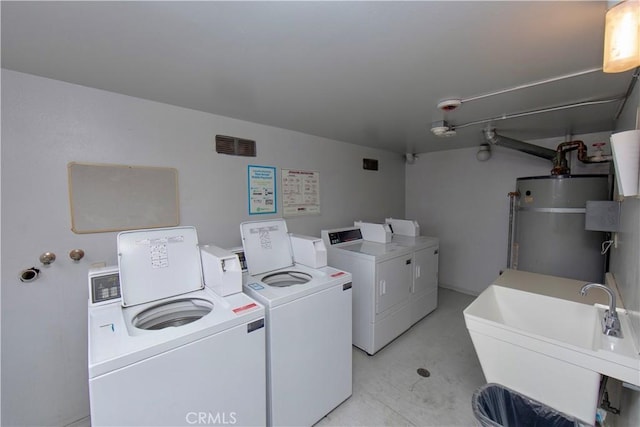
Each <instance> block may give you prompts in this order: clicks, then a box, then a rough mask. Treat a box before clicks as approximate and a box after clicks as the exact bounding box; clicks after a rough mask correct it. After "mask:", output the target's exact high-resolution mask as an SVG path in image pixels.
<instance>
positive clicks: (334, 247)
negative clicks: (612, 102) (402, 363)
mask: <svg viewBox="0 0 640 427" xmlns="http://www.w3.org/2000/svg"><path fill="white" fill-rule="evenodd" d="M322 239H323V241H324V243H325V245H326V247H327V260H328V263H329V265H330V266H332V267H336V268H340V269H344V270H347V271H349V272H351V274H352V278H353V345H355V346H356V347H359V348H361V349H362V350H364V351H366V352H367V353H368V354H371V355H372V354H375V353H376V352H378V351H379V350H380V349H382V348H383V347H384V346H386V345H387V344H389V343H391V342H392V341H393V340H394V339H396V338H397V337H398V336H400V335H401V334H402V333H403V332H405V331H406V330H407V329H409V328H410V327H411V326H412V325H413V324H415V323H416V322H417V321H418V320H420V319H422V318H423V317H425V316H426V315H427V314H428V313H430V312H432V311H433V310H434V309H435V308H436V306H437V287H438V282H437V267H438V240H437V239H434V238H429V237H424V238H423V237H406V238H396V236H395V235H394V236H393V237H392V240H391V242H390V243H380V242H371V241H367V240H365V239H363V234H362V232H361V229H360V227H359V226H353V227H344V228H337V229H333V230H322Z"/></svg>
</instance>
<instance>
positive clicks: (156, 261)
mask: <svg viewBox="0 0 640 427" xmlns="http://www.w3.org/2000/svg"><path fill="white" fill-rule="evenodd" d="M118 267H119V269H120V288H121V291H122V305H124V306H131V305H137V304H143V303H146V302H150V301H157V300H160V299H164V298H169V297H172V296H174V295H181V294H185V293H187V292H192V291H197V290H199V289H202V288H203V287H204V284H203V282H202V264H201V262H200V249H199V248H198V235H197V233H196V229H195V228H194V227H173V228H156V229H152V230H135V231H123V232H121V233H119V234H118Z"/></svg>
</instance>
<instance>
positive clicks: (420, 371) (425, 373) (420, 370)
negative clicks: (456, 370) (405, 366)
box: [418, 368, 431, 378]
mask: <svg viewBox="0 0 640 427" xmlns="http://www.w3.org/2000/svg"><path fill="white" fill-rule="evenodd" d="M418 375H420V376H421V377H425V378H427V377H429V376H431V372H429V371H427V370H426V369H424V368H418Z"/></svg>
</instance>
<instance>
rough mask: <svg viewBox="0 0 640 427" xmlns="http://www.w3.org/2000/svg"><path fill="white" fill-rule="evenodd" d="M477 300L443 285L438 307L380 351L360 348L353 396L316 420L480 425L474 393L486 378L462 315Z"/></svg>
mask: <svg viewBox="0 0 640 427" xmlns="http://www.w3.org/2000/svg"><path fill="white" fill-rule="evenodd" d="M473 299H474V297H472V296H469V295H465V294H462V293H459V292H455V291H451V290H448V289H443V288H440V289H439V298H438V308H437V309H436V310H435V311H434V312H432V313H431V314H429V315H428V316H427V317H425V318H424V319H422V320H421V321H420V322H418V323H417V324H415V325H414V326H413V327H412V328H411V329H409V330H408V331H407V332H405V333H404V334H402V335H401V336H400V337H398V338H397V339H396V340H394V341H393V342H391V343H390V344H389V345H387V346H386V347H385V348H383V349H382V350H380V351H379V352H378V353H376V354H375V355H373V356H368V355H367V354H366V353H365V352H364V351H362V350H359V349H357V348H355V347H354V348H353V395H352V396H351V397H350V398H349V399H348V400H346V401H345V402H344V403H342V404H341V405H340V406H338V407H337V408H336V409H334V410H333V411H332V412H331V413H329V414H328V415H327V416H326V417H324V418H323V419H322V420H320V421H319V422H318V423H317V424H316V425H317V426H320V427H325V426H474V425H478V424H477V423H476V421H475V417H474V416H473V411H472V409H471V396H472V394H473V392H474V391H475V390H476V389H477V388H478V387H480V386H481V385H483V384H484V383H485V380H484V376H483V374H482V369H481V368H480V363H479V362H478V358H477V356H476V353H475V350H474V349H473V344H472V343H471V338H469V334H468V333H467V329H466V326H465V324H464V317H463V315H462V310H464V309H465V308H466V307H467V306H468V305H469V304H470V303H471V301H473ZM419 368H425V369H427V370H428V371H429V372H430V373H431V375H430V376H429V377H428V378H425V377H422V376H420V375H418V373H417V370H418V369H419Z"/></svg>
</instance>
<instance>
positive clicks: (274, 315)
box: [241, 219, 352, 426]
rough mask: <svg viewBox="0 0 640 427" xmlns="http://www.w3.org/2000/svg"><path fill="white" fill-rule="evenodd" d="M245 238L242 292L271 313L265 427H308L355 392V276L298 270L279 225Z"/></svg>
mask: <svg viewBox="0 0 640 427" xmlns="http://www.w3.org/2000/svg"><path fill="white" fill-rule="evenodd" d="M241 234H242V243H243V247H244V255H245V259H246V263H247V268H248V274H247V275H246V276H245V284H244V291H245V292H246V293H247V294H249V295H250V296H251V297H253V298H254V299H256V300H257V301H259V302H260V303H262V304H264V305H265V307H266V317H267V390H268V391H267V401H268V405H267V408H268V423H267V424H268V425H271V426H310V425H312V424H315V423H316V422H317V421H318V420H320V419H321V418H322V417H324V416H325V415H326V414H328V413H329V412H330V411H331V410H333V409H334V408H335V407H336V406H338V405H339V404H340V403H342V402H343V401H344V400H346V399H347V398H349V396H351V393H352V342H351V322H352V320H351V313H352V309H351V292H352V291H351V274H350V273H347V272H345V271H341V270H337V269H335V268H332V267H322V268H311V267H307V266H304V265H301V264H295V263H294V262H293V254H292V248H291V243H290V240H289V235H288V233H287V226H286V223H285V221H284V220H282V219H280V220H272V221H254V222H244V223H242V224H241Z"/></svg>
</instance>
